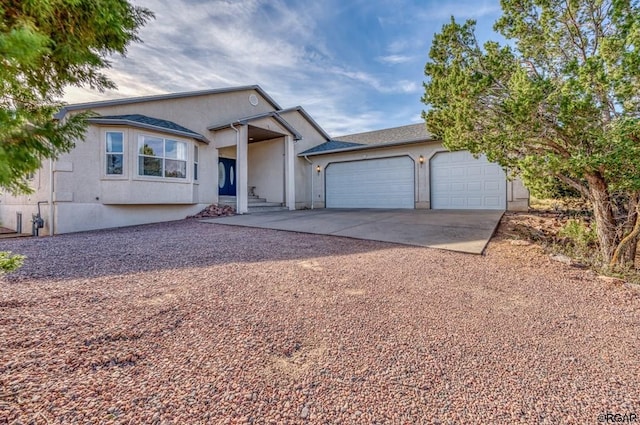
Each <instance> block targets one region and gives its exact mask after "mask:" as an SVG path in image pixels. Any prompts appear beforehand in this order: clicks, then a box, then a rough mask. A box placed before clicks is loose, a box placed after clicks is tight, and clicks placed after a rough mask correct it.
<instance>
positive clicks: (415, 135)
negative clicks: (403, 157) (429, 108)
mask: <svg viewBox="0 0 640 425" xmlns="http://www.w3.org/2000/svg"><path fill="white" fill-rule="evenodd" d="M333 139H334V140H341V141H345V142H354V143H359V144H363V145H384V144H391V143H401V142H415V141H425V140H433V135H431V133H429V132H428V131H427V127H426V125H425V124H424V123H419V124H410V125H404V126H402V127H393V128H385V129H382V130H375V131H367V132H365V133H356V134H347V135H344V136H339V137H334V138H333Z"/></svg>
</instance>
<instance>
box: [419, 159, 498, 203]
mask: <svg viewBox="0 0 640 425" xmlns="http://www.w3.org/2000/svg"><path fill="white" fill-rule="evenodd" d="M430 169H431V208H432V209H460V210H466V209H470V210H504V209H506V208H507V178H506V174H505V172H504V170H503V169H502V167H500V166H499V165H498V164H495V163H492V162H489V161H488V160H487V158H486V157H485V156H484V155H483V156H481V157H479V158H477V159H476V158H474V157H473V155H471V153H470V152H468V151H457V152H439V153H437V154H436V155H435V156H433V157H432V158H431V161H430Z"/></svg>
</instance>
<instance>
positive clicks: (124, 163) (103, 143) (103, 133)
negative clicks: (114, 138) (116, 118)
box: [100, 127, 129, 180]
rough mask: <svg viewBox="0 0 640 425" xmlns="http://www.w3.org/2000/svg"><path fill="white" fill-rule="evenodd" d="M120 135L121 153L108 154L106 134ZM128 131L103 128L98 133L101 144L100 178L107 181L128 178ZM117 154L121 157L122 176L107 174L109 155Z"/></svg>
mask: <svg viewBox="0 0 640 425" xmlns="http://www.w3.org/2000/svg"><path fill="white" fill-rule="evenodd" d="M109 133H120V134H122V152H115V153H110V152H107V134H109ZM127 139H128V131H127V129H125V128H108V127H107V128H105V127H103V128H102V129H101V131H100V144H101V146H102V147H101V158H102V161H101V162H102V172H101V175H102V178H105V179H109V180H126V179H128V178H129V162H128V161H129V148H128V146H129V145H128V141H127ZM113 154H119V155H122V174H108V173H107V161H108V160H107V158H108V156H109V155H113Z"/></svg>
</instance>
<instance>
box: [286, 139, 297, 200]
mask: <svg viewBox="0 0 640 425" xmlns="http://www.w3.org/2000/svg"><path fill="white" fill-rule="evenodd" d="M284 147H285V167H284V169H285V193H286V201H287V208H289V210H295V209H296V187H295V178H296V176H295V173H296V170H295V157H296V156H295V151H294V149H293V138H292V137H291V136H284Z"/></svg>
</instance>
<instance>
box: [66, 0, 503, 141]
mask: <svg viewBox="0 0 640 425" xmlns="http://www.w3.org/2000/svg"><path fill="white" fill-rule="evenodd" d="M132 3H134V4H136V5H140V6H144V7H147V8H149V9H151V10H152V11H153V12H154V13H155V14H156V19H155V20H152V21H150V22H149V23H148V24H147V25H146V26H145V27H144V28H143V29H142V31H141V33H140V37H141V38H142V39H143V41H144V43H142V44H134V45H132V46H131V47H130V48H129V51H128V54H127V57H126V58H121V57H114V58H113V60H112V65H113V67H112V68H111V69H110V70H108V71H107V75H108V76H109V77H110V78H112V79H113V80H114V81H115V82H116V84H117V85H118V90H116V91H108V92H105V93H99V92H95V91H91V90H89V89H83V88H70V89H69V90H68V91H67V94H66V96H65V100H66V101H68V102H70V103H74V102H86V101H94V100H102V99H113V98H120V97H130V96H142V95H151V94H160V93H168V92H182V91H192V90H202V89H209V88H219V87H229V86H240V85H251V84H259V85H260V86H261V87H262V88H263V89H265V90H266V91H267V93H269V94H270V95H271V96H272V97H273V98H274V99H275V100H276V102H278V103H279V104H280V105H281V106H282V107H284V108H287V107H291V106H296V105H302V106H303V107H304V108H305V109H306V110H307V111H308V112H309V113H310V114H311V115H312V116H313V117H314V119H315V120H316V121H317V122H318V123H319V124H320V125H321V126H322V127H323V128H324V129H325V130H327V132H329V134H331V135H332V136H338V135H341V134H348V133H357V132H361V131H369V130H376V129H380V128H387V127H395V126H400V125H406V124H412V123H417V122H420V121H421V118H420V113H421V111H422V110H423V109H424V105H423V104H422V103H421V102H420V97H421V96H422V93H423V87H422V83H423V81H424V74H423V71H424V65H425V62H426V60H427V57H428V52H429V46H430V44H431V39H432V37H433V35H434V33H436V32H439V31H440V29H441V28H442V25H443V24H445V23H446V22H448V20H449V18H450V16H451V15H454V16H455V17H456V19H457V20H459V21H462V20H465V19H469V18H473V19H475V20H477V21H478V25H477V29H478V38H479V39H481V40H485V39H489V38H493V39H496V38H498V37H497V36H495V35H493V34H492V31H491V28H492V26H493V22H495V20H496V19H497V17H498V16H499V13H500V5H499V0H460V1H453V0H441V1H438V0H132Z"/></svg>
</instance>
